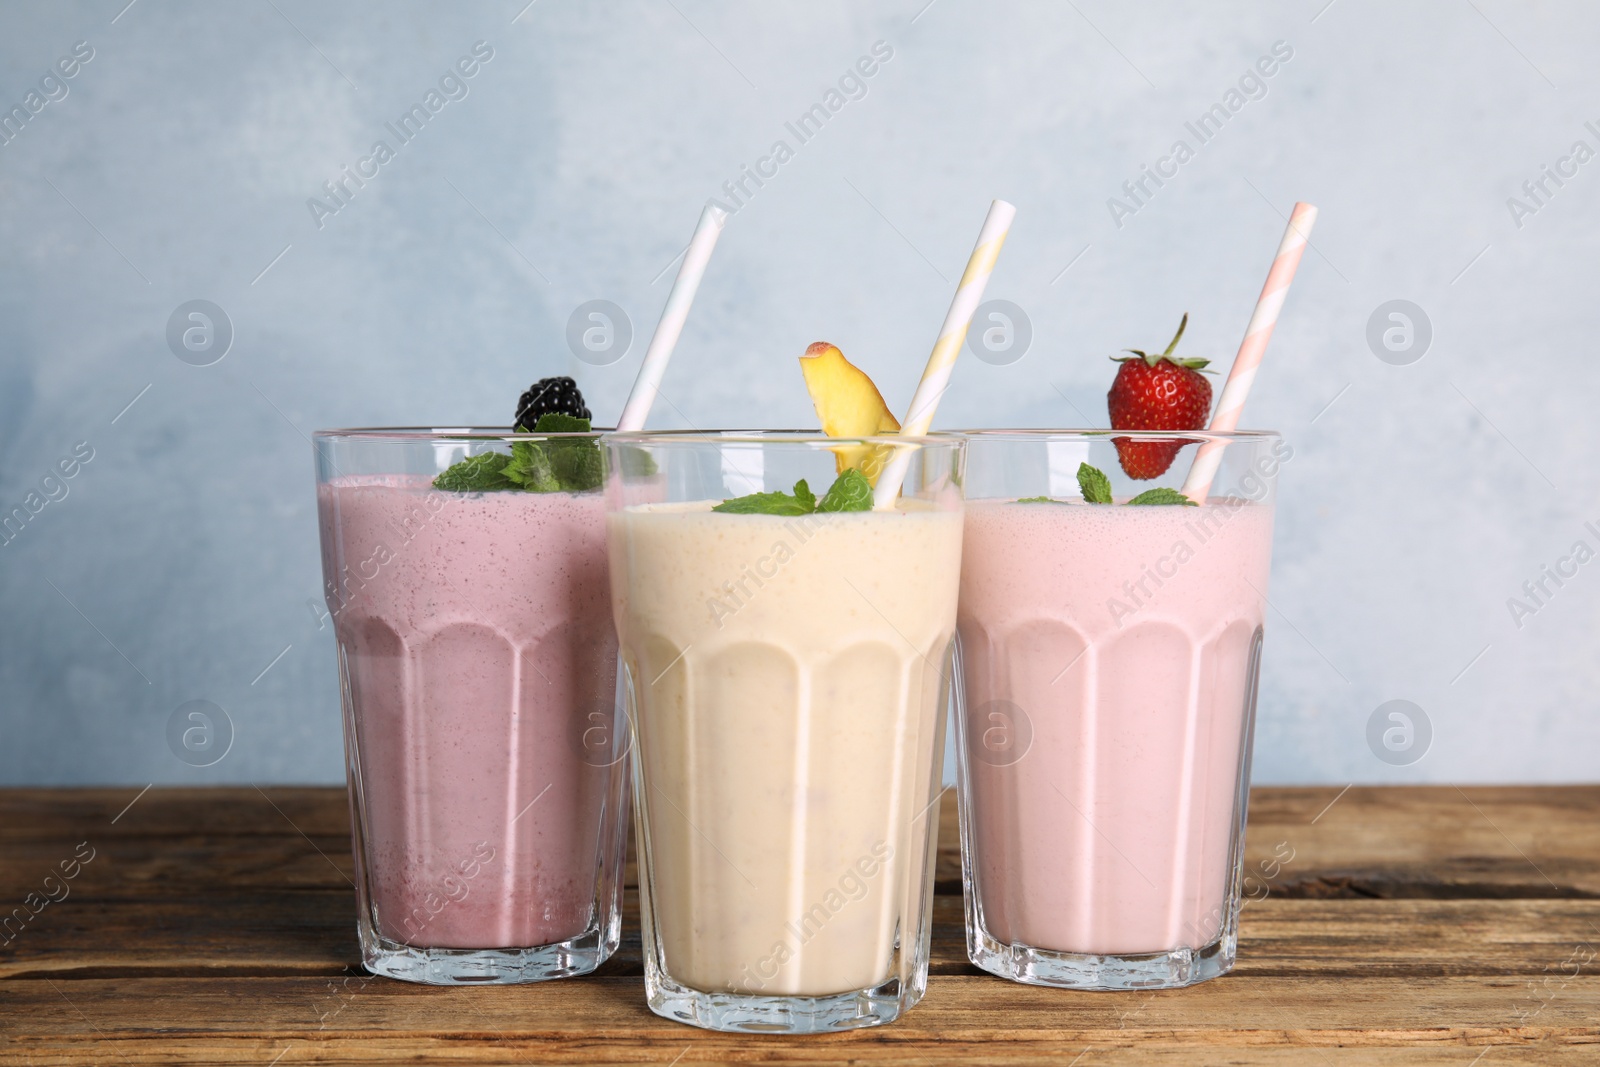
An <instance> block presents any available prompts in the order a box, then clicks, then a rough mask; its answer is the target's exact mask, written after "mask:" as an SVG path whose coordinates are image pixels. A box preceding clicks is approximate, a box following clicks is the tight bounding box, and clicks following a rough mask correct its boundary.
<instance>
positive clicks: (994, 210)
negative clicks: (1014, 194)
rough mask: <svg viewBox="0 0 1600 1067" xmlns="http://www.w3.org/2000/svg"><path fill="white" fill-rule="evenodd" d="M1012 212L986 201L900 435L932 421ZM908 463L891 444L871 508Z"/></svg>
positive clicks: (886, 501)
mask: <svg viewBox="0 0 1600 1067" xmlns="http://www.w3.org/2000/svg"><path fill="white" fill-rule="evenodd" d="M1016 217H1017V209H1016V208H1015V207H1013V206H1012V205H1010V204H1008V203H1006V202H1005V201H1004V200H996V201H994V202H993V203H992V204H990V205H989V214H988V216H987V217H986V218H985V219H984V220H983V229H981V230H979V231H978V243H977V245H976V246H974V248H973V249H972V255H971V257H970V258H968V260H967V269H966V270H965V271H964V272H963V273H962V275H961V284H960V285H958V286H956V295H955V298H954V299H953V300H951V301H950V310H949V311H948V312H946V313H945V317H944V325H943V326H941V327H939V339H938V340H937V341H935V342H934V344H933V352H932V354H931V355H929V356H928V366H927V368H926V369H925V370H923V372H922V381H920V382H918V383H917V391H916V393H915V395H913V396H912V397H911V407H910V409H909V410H908V411H907V412H906V417H905V418H904V419H902V420H901V423H900V433H901V434H902V435H903V436H906V437H921V436H922V435H923V434H925V433H927V432H928V429H929V427H931V426H932V425H933V413H934V411H935V410H936V409H937V408H938V407H939V401H940V399H942V398H943V397H944V393H945V390H946V389H948V388H950V372H951V371H952V370H953V369H954V368H955V365H956V357H957V356H958V355H960V354H961V346H962V345H963V344H965V343H966V340H967V328H968V327H969V326H971V325H972V316H973V315H974V314H976V313H977V310H978V305H979V304H981V303H983V290H984V288H985V287H986V286H987V285H988V284H989V275H990V274H992V273H993V272H994V265H995V261H996V260H998V259H999V258H1000V249H1001V248H1002V247H1003V246H1004V245H1005V243H1006V235H1007V234H1008V233H1010V232H1011V220H1012V219H1014V218H1016ZM910 465H911V453H910V451H909V450H907V449H904V448H899V449H896V450H895V454H894V456H893V458H892V459H890V461H889V463H888V464H887V465H886V466H885V467H884V470H883V474H882V475H880V476H879V478H878V486H877V488H876V490H874V492H873V507H875V508H877V509H878V510H879V511H882V510H885V509H887V508H891V507H893V506H894V502H895V499H896V498H897V497H898V496H899V495H900V485H901V483H902V482H904V481H905V477H906V469H907V468H908V467H909V466H910Z"/></svg>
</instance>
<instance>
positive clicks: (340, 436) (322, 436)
mask: <svg viewBox="0 0 1600 1067" xmlns="http://www.w3.org/2000/svg"><path fill="white" fill-rule="evenodd" d="M611 432H612V431H611V430H610V429H609V428H607V427H604V426H597V427H594V428H593V429H589V430H583V431H580V432H568V433H556V432H553V431H546V432H544V433H536V432H534V431H532V430H513V429H511V428H510V427H501V426H351V427H346V428H342V429H332V430H313V431H312V432H311V439H312V440H313V441H350V440H367V441H545V440H549V439H550V438H563V437H565V438H576V439H579V440H583V439H589V438H599V437H603V436H605V435H606V434H608V433H611Z"/></svg>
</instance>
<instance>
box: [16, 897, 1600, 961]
mask: <svg viewBox="0 0 1600 1067" xmlns="http://www.w3.org/2000/svg"><path fill="white" fill-rule="evenodd" d="M623 915H624V922H623V940H622V945H621V947H620V948H619V949H618V951H617V953H616V954H615V955H614V956H613V957H612V958H611V959H610V960H609V961H607V963H606V965H605V969H604V970H603V971H602V972H601V973H603V974H609V975H615V976H619V977H622V976H635V977H637V976H640V975H642V974H643V973H644V962H643V957H642V955H641V947H640V942H639V926H638V903H637V898H636V897H635V896H634V894H633V893H632V891H629V893H628V896H627V899H626V900H625V902H624V910H623ZM35 922H36V923H37V925H33V924H30V925H29V926H28V927H25V928H24V929H23V930H22V932H21V933H20V934H19V935H18V936H17V937H16V938H15V939H14V940H13V941H12V942H10V943H9V944H7V945H4V946H3V947H0V978H11V977H41V976H51V977H58V978H109V977H130V978H132V977H140V976H182V975H185V974H191V975H199V974H207V975H214V976H224V975H230V976H239V977H247V976H287V975H342V974H345V973H350V972H354V971H355V970H357V969H358V968H359V964H360V952H359V950H358V947H357V945H356V938H355V901H354V898H353V896H352V894H351V893H350V892H349V891H348V890H346V891H343V892H339V891H323V892H315V893H308V892H286V893H277V894H270V893H263V892H254V891H251V892H237V891H235V892H226V893H220V894H216V895H198V894H194V893H184V894H182V895H175V896H173V897H172V898H170V899H167V900H160V901H152V900H148V899H136V900H120V901H115V900H114V901H105V900H77V899H74V898H70V897H69V898H68V899H67V900H65V901H62V902H61V903H60V904H52V905H50V906H49V907H48V908H46V909H45V911H43V912H41V913H40V915H39V916H38V917H37V919H36V920H35ZM1401 931H1403V932H1404V936H1403V937H1397V936H1396V935H1397V932H1401ZM1583 946H1592V947H1593V948H1594V950H1595V951H1600V901H1585V900H1514V901H1473V900H1414V899H1406V900H1366V899H1350V900H1306V899H1294V898H1275V897H1269V898H1268V899H1266V900H1264V901H1260V902H1252V903H1250V904H1248V905H1247V906H1246V907H1245V910H1244V914H1243V920H1242V923H1241V935H1240V947H1239V964H1238V973H1240V974H1245V975H1253V976H1254V975H1262V976H1264V975H1325V976H1337V975H1347V976H1352V977H1360V976H1363V975H1383V976H1402V975H1410V976H1414V977H1419V978H1424V977H1437V976H1444V975H1453V976H1465V975H1481V976H1484V977H1496V976H1508V975H1529V976H1535V977H1537V976H1540V975H1542V974H1544V973H1546V969H1547V968H1555V967H1558V966H1559V964H1560V963H1561V961H1562V960H1564V959H1566V958H1567V957H1568V956H1570V955H1571V954H1572V952H1573V951H1574V950H1575V949H1580V948H1582V947H1583ZM929 969H930V972H931V973H932V974H934V975H977V974H980V973H981V972H980V971H979V970H978V969H977V968H976V967H974V966H973V965H972V964H971V963H969V962H968V960H967V955H966V941H965V927H964V916H963V914H962V905H961V898H960V897H951V896H940V897H937V898H936V899H935V903H934V928H933V945H932V951H931V961H930V967H929Z"/></svg>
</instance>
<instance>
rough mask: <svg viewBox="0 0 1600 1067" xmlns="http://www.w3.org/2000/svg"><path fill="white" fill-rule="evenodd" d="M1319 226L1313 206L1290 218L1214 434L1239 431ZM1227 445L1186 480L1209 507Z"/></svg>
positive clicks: (1210, 453) (1213, 445)
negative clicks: (1269, 345) (1313, 231)
mask: <svg viewBox="0 0 1600 1067" xmlns="http://www.w3.org/2000/svg"><path fill="white" fill-rule="evenodd" d="M1316 222H1317V209H1316V208H1315V207H1313V206H1311V205H1310V204H1296V205H1295V206H1294V211H1292V212H1290V214H1289V226H1288V228H1287V229H1285V230H1284V232H1283V240H1282V241H1281V242H1280V243H1279V244H1278V254H1277V256H1275V257H1274V258H1273V260H1272V269H1271V270H1269V271H1267V281H1266V284H1265V285H1263V286H1262V287H1261V296H1260V297H1259V298H1258V299H1257V300H1256V309H1255V311H1254V312H1252V313H1251V315H1250V325H1249V326H1247V327H1245V331H1244V340H1243V341H1241V342H1240V343H1239V354H1238V355H1236V356H1234V357H1233V368H1232V369H1231V370H1229V371H1228V380H1227V382H1226V383H1225V384H1224V385H1223V387H1222V396H1221V397H1220V398H1219V399H1218V400H1217V412H1216V414H1215V415H1212V416H1211V425H1210V426H1209V427H1207V429H1210V430H1216V431H1218V432H1220V433H1226V432H1230V431H1232V430H1236V429H1238V428H1239V415H1240V413H1241V412H1242V411H1243V410H1244V402H1245V398H1246V397H1248V396H1249V395H1250V387H1251V386H1252V385H1254V384H1255V380H1256V370H1257V369H1258V368H1259V367H1260V366H1261V358H1262V357H1263V356H1265V355H1266V353H1267V342H1268V341H1270V340H1272V328H1273V327H1274V326H1276V325H1277V324H1278V315H1279V313H1280V312H1282V311H1283V301H1284V298H1285V297H1287V296H1288V295H1289V284H1290V283H1291V282H1293V281H1294V272H1295V269H1296V268H1298V267H1299V266H1300V257H1301V256H1303V255H1305V251H1306V243H1307V242H1308V241H1309V240H1310V239H1311V227H1312V226H1315V225H1316ZM1226 447H1227V443H1226V442H1224V441H1207V442H1206V443H1205V444H1203V445H1201V446H1200V449H1199V451H1198V453H1197V454H1196V455H1195V457H1194V466H1192V467H1190V468H1189V477H1187V478H1185V479H1184V482H1183V493H1184V495H1185V496H1187V497H1188V498H1189V499H1190V500H1193V501H1194V502H1195V503H1197V504H1204V503H1205V502H1206V497H1207V496H1208V495H1209V494H1210V492H1211V482H1212V480H1213V479H1214V478H1216V476H1217V468H1218V467H1219V466H1221V465H1222V450H1223V449H1225V448H1226Z"/></svg>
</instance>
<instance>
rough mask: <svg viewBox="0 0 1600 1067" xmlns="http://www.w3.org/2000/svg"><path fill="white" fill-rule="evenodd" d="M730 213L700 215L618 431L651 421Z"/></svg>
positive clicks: (713, 208)
mask: <svg viewBox="0 0 1600 1067" xmlns="http://www.w3.org/2000/svg"><path fill="white" fill-rule="evenodd" d="M727 221H728V213H727V212H726V211H724V210H723V209H722V208H720V207H718V206H717V205H716V204H707V205H706V208H705V210H704V211H702V212H701V213H700V222H699V225H697V226H695V228H694V236H693V237H691V238H690V239H689V248H688V251H686V252H685V253H684V254H683V264H682V265H681V266H680V267H678V276H677V277H676V278H674V279H673V281H672V292H671V293H669V294H668V295H667V306H666V307H664V308H662V309H661V321H660V322H658V323H656V332H655V334H654V335H653V336H652V337H651V338H650V347H649V348H647V349H645V353H644V362H643V363H641V364H640V365H639V376H638V377H637V378H635V379H634V380H633V391H632V392H630V393H629V394H628V402H627V403H626V404H624V405H623V407H622V417H621V418H619V419H617V429H618V430H642V429H644V422H645V420H646V419H647V418H649V417H650V405H652V404H654V403H655V401H656V394H657V393H658V392H660V390H661V378H662V376H663V375H665V374H666V373H667V361H668V360H669V359H671V358H672V350H673V348H674V347H676V345H677V343H678V335H679V334H681V333H683V324H684V322H685V321H687V320H688V318H689V308H690V306H691V305H693V304H694V294H695V293H696V291H698V290H699V288H700V279H701V278H703V277H705V274H706V264H708V263H710V262H711V250H712V249H714V248H716V247H717V238H718V237H721V236H722V227H723V225H724V224H725V223H726V222H727Z"/></svg>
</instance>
